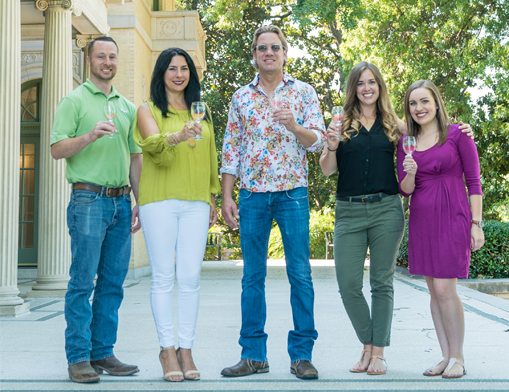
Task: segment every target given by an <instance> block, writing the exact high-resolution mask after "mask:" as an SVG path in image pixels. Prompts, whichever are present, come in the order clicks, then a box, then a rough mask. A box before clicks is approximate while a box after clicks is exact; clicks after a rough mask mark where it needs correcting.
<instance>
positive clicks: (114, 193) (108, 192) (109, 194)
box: [106, 188, 118, 197]
mask: <svg viewBox="0 0 509 392" xmlns="http://www.w3.org/2000/svg"><path fill="white" fill-rule="evenodd" d="M117 191H118V189H116V188H106V196H107V197H116V196H117Z"/></svg>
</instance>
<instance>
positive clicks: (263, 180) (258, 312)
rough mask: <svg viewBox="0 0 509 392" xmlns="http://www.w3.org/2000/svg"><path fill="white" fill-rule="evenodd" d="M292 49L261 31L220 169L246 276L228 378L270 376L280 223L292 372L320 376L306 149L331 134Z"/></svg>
mask: <svg viewBox="0 0 509 392" xmlns="http://www.w3.org/2000/svg"><path fill="white" fill-rule="evenodd" d="M287 50H288V45H287V42H286V39H285V37H284V35H283V33H282V32H281V31H280V30H279V28H278V27H276V26H263V27H260V28H259V29H258V30H257V31H256V32H255V35H254V39H253V44H252V51H253V60H252V63H253V66H254V67H255V68H256V69H258V71H259V74H258V75H257V76H256V77H255V78H254V80H253V81H252V82H251V83H249V84H248V85H247V86H244V87H242V88H240V89H239V90H237V91H236V92H235V94H234V95H233V98H232V103H231V106H230V112H229V115H228V125H227V128H226V133H225V137H224V145H223V165H222V168H221V173H222V175H223V210H222V213H223V217H224V219H225V221H226V223H228V225H230V226H231V227H233V228H237V227H239V224H240V241H241V247H242V254H243V257H244V277H243V279H242V299H241V303H242V305H241V306H242V328H241V330H240V339H239V343H240V345H241V346H242V354H241V360H240V362H239V363H237V364H236V365H234V366H232V367H229V368H225V369H223V371H222V372H221V374H222V375H224V376H230V377H239V376H247V375H249V374H253V373H265V372H268V371H269V364H268V362H267V334H266V333H265V332H264V326H265V320H266V305H265V290H264V288H265V276H266V273H267V251H268V242H269V236H270V230H271V228H272V222H273V220H274V219H275V220H276V222H277V224H278V226H279V228H280V229H281V235H282V237H283V244H284V248H285V256H286V265H287V268H286V269H287V273H288V278H289V281H290V285H291V299H290V302H291V305H292V312H293V322H294V330H292V331H290V332H289V334H288V353H289V354H290V359H291V366H290V371H291V372H292V373H294V374H295V375H296V376H297V377H298V378H304V379H317V378H318V371H317V370H316V369H315V367H314V366H313V364H312V363H311V352H312V350H313V345H314V341H315V340H316V338H317V337H318V333H317V332H316V330H315V324H314V315H313V303H314V291H313V282H312V280H311V267H310V264H309V257H310V251H309V200H308V189H307V186H308V181H307V176H308V163H307V158H306V150H308V151H311V152H320V151H321V150H322V147H323V144H324V140H325V138H326V135H325V125H324V122H323V118H322V115H321V112H320V105H319V102H318V98H317V95H316V92H315V90H314V89H313V88H312V87H311V86H310V85H308V84H306V83H303V82H301V81H298V80H296V79H294V78H292V77H291V76H290V75H288V74H286V73H285V72H284V71H283V67H284V65H285V63H286V56H287ZM274 91H275V92H276V93H279V94H280V96H281V97H282V105H281V106H280V108H279V109H271V105H270V104H269V96H271V93H273V92H274ZM273 106H276V107H277V104H276V105H273ZM236 177H240V192H239V209H238V210H237V205H236V204H235V202H234V201H233V199H232V191H233V186H234V183H235V179H236ZM236 219H238V220H239V224H237V220H236Z"/></svg>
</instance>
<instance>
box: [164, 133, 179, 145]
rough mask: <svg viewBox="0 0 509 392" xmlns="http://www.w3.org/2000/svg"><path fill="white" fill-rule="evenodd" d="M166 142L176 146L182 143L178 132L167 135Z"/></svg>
mask: <svg viewBox="0 0 509 392" xmlns="http://www.w3.org/2000/svg"><path fill="white" fill-rule="evenodd" d="M166 142H167V143H168V145H170V146H172V147H175V146H176V145H177V144H179V143H180V142H179V140H178V138H177V134H176V133H170V134H169V135H168V136H166Z"/></svg>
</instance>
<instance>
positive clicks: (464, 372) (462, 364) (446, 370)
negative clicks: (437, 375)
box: [442, 358, 467, 378]
mask: <svg viewBox="0 0 509 392" xmlns="http://www.w3.org/2000/svg"><path fill="white" fill-rule="evenodd" d="M455 364H458V365H460V366H461V367H462V368H463V373H461V374H449V372H450V371H451V369H452V367H453V366H454V365H455ZM465 374H467V370H466V369H465V364H464V363H463V362H460V361H458V360H457V359H456V358H451V359H449V365H447V369H445V370H444V372H443V373H442V378H461V377H463V376H464V375H465Z"/></svg>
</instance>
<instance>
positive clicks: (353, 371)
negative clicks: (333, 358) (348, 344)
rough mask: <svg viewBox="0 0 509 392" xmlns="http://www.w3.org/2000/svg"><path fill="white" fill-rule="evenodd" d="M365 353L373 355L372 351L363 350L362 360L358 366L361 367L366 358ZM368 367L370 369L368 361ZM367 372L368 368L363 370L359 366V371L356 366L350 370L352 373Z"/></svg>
mask: <svg viewBox="0 0 509 392" xmlns="http://www.w3.org/2000/svg"><path fill="white" fill-rule="evenodd" d="M364 353H370V354H371V350H362V353H361V359H359V362H357V365H361V363H362V359H363V358H364ZM368 367H369V361H368ZM367 370H368V368H366V369H362V368H361V367H360V366H357V369H356V368H355V366H354V367H353V368H351V369H350V371H351V372H352V373H364V372H366V371H367Z"/></svg>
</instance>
